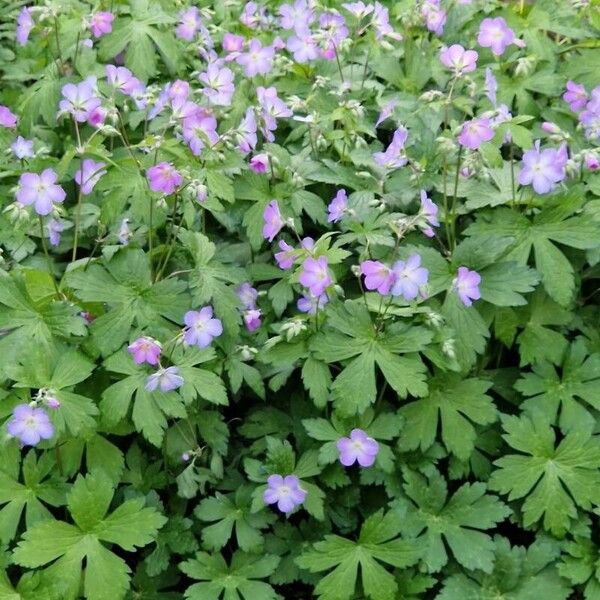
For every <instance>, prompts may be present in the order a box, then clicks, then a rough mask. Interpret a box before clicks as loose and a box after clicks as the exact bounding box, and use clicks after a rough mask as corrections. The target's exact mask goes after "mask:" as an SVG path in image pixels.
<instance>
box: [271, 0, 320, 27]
mask: <svg viewBox="0 0 600 600" xmlns="http://www.w3.org/2000/svg"><path fill="white" fill-rule="evenodd" d="M279 15H280V18H279V26H280V27H281V28H282V29H294V30H296V32H298V33H300V34H301V33H302V32H304V31H307V30H308V28H309V27H310V24H311V23H312V22H313V21H314V18H315V16H314V12H313V10H312V8H311V7H310V6H309V3H308V2H307V1H306V0H296V1H295V2H294V4H282V5H281V6H280V7H279Z"/></svg>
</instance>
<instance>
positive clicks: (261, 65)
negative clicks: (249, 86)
mask: <svg viewBox="0 0 600 600" xmlns="http://www.w3.org/2000/svg"><path fill="white" fill-rule="evenodd" d="M274 56H275V50H274V49H273V47H272V46H264V47H263V45H262V44H261V43H260V40H258V39H252V40H250V43H249V44H248V51H247V52H244V53H243V54H240V55H239V56H238V57H237V59H236V61H237V63H238V64H239V65H241V66H242V67H243V69H244V73H246V76H247V77H254V76H255V75H266V74H267V73H268V72H269V71H270V70H271V67H272V66H273V57H274Z"/></svg>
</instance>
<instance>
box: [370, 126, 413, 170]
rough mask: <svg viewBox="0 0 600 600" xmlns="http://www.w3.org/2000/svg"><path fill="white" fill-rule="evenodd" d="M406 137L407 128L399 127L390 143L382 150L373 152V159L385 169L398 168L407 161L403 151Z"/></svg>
mask: <svg viewBox="0 0 600 600" xmlns="http://www.w3.org/2000/svg"><path fill="white" fill-rule="evenodd" d="M407 138H408V129H406V128H405V127H399V128H398V129H396V131H395V132H394V137H393V138H392V142H391V144H390V145H389V146H388V147H387V148H386V149H385V151H384V152H375V154H373V160H374V161H375V163H376V164H378V165H379V166H380V167H383V168H385V169H390V170H391V169H398V168H400V167H403V166H404V165H405V164H406V163H407V160H408V159H407V158H406V154H405V152H404V144H405V143H406V139H407Z"/></svg>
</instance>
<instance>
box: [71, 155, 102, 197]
mask: <svg viewBox="0 0 600 600" xmlns="http://www.w3.org/2000/svg"><path fill="white" fill-rule="evenodd" d="M105 166H106V163H103V162H95V161H93V160H92V159H90V158H86V159H84V160H83V161H82V162H81V167H80V168H79V169H77V172H76V173H75V182H76V183H78V184H79V185H80V186H81V193H82V194H83V195H84V196H87V195H88V194H91V193H92V190H93V189H94V186H95V185H96V184H97V183H98V181H99V180H100V177H102V176H103V175H106V171H105V170H103V169H104V167H105Z"/></svg>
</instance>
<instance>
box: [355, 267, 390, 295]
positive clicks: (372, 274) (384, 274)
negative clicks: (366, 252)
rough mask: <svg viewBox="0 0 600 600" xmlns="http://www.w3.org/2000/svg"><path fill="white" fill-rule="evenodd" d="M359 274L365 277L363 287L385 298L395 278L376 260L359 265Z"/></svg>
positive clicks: (387, 268) (388, 269)
mask: <svg viewBox="0 0 600 600" xmlns="http://www.w3.org/2000/svg"><path fill="white" fill-rule="evenodd" d="M360 272H361V273H362V274H363V275H364V276H365V287H366V288H367V289H368V290H371V291H372V290H377V291H378V292H379V293H380V294H381V295H383V296H385V295H386V294H389V293H390V290H391V289H392V286H393V285H394V281H395V280H396V277H395V275H394V272H393V271H392V270H391V269H390V268H389V267H388V266H387V265H384V264H383V263H382V262H379V261H378V260H366V261H365V262H363V263H361V265H360Z"/></svg>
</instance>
